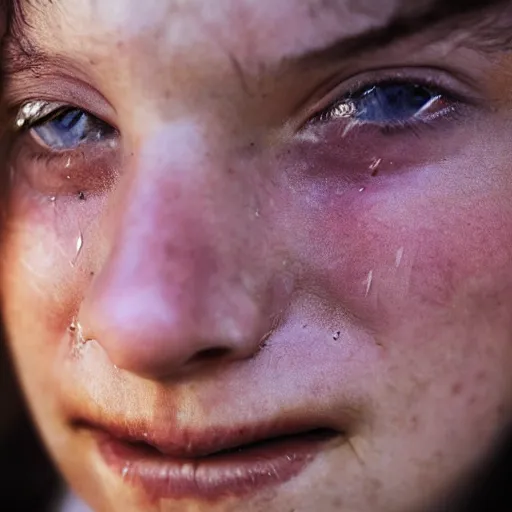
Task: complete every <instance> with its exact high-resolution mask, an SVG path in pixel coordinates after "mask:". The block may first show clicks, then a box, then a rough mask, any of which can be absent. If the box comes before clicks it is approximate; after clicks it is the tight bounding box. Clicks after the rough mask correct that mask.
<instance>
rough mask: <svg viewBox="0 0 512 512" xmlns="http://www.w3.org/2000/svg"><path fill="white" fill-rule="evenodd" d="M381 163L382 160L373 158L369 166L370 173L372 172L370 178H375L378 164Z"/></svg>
mask: <svg viewBox="0 0 512 512" xmlns="http://www.w3.org/2000/svg"><path fill="white" fill-rule="evenodd" d="M381 163H382V158H374V159H373V161H372V163H371V165H370V171H371V172H372V176H377V173H378V172H379V167H380V164H381Z"/></svg>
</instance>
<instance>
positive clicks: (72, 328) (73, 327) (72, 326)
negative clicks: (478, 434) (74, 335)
mask: <svg viewBox="0 0 512 512" xmlns="http://www.w3.org/2000/svg"><path fill="white" fill-rule="evenodd" d="M68 331H69V332H76V318H73V320H71V323H70V324H69V327H68Z"/></svg>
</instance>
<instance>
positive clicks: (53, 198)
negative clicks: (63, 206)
mask: <svg viewBox="0 0 512 512" xmlns="http://www.w3.org/2000/svg"><path fill="white" fill-rule="evenodd" d="M56 199H57V198H56V197H55V196H52V197H50V203H52V204H55V201H56Z"/></svg>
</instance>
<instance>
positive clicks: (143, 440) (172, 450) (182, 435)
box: [75, 420, 341, 458]
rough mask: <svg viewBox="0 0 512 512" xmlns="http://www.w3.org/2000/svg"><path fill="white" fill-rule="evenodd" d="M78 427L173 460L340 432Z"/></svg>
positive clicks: (264, 427) (292, 424)
mask: <svg viewBox="0 0 512 512" xmlns="http://www.w3.org/2000/svg"><path fill="white" fill-rule="evenodd" d="M75 426H77V427H80V428H87V429H89V430H93V431H95V432H96V433H97V434H98V435H104V436H105V435H106V436H110V437H111V438H114V439H115V440H117V441H121V442H126V443H130V444H133V445H137V444H140V445H145V446H149V447H152V448H153V449H155V450H157V451H158V452H160V453H162V454H164V455H166V456H169V457H172V458H200V457H206V456H209V455H213V454H216V453H219V452H225V451H228V450H234V449H237V448H242V447H244V446H248V445H251V444H254V443H258V442H262V441H269V440H272V439H276V438H279V437H284V436H292V435H300V434H306V433H313V432H314V433H318V434H319V435H320V434H322V435H323V434H325V435H336V434H338V433H339V434H340V433H341V432H339V431H336V430H334V429H332V428H330V427H329V426H326V425H319V424H318V423H312V422H311V421H305V420H289V421H280V422H279V421H278V422H266V423H260V424H257V425H241V426H237V427H211V428H206V429H202V430H190V429H186V428H182V429H179V430H178V429H175V428H172V427H170V426H168V425H167V426H166V427H164V428H162V427H157V428H155V426H153V428H151V427H149V426H148V428H145V427H144V426H141V425H139V424H137V425H127V424H126V423H122V422H109V423H97V422H94V421H88V420H86V421H84V420H80V421H77V422H75Z"/></svg>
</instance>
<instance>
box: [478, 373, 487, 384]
mask: <svg viewBox="0 0 512 512" xmlns="http://www.w3.org/2000/svg"><path fill="white" fill-rule="evenodd" d="M486 379H487V372H486V371H485V370H482V371H480V372H478V373H477V374H476V380H477V381H478V382H482V381H484V380H486Z"/></svg>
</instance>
